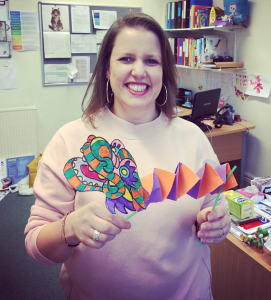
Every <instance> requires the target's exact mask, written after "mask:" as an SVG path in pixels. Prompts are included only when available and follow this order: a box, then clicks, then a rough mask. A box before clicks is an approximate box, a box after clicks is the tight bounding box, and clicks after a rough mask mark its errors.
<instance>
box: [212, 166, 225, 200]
mask: <svg viewBox="0 0 271 300" xmlns="http://www.w3.org/2000/svg"><path fill="white" fill-rule="evenodd" d="M226 167H227V164H223V165H220V166H218V167H217V168H215V171H216V173H217V174H218V175H219V177H220V178H221V179H222V181H223V184H224V183H225V182H226V176H227V172H226ZM223 184H221V185H220V186H219V187H217V188H216V189H215V190H213V191H212V192H211V193H210V194H211V195H213V194H215V193H217V192H218V191H219V189H220V188H221V186H222V185H223Z"/></svg>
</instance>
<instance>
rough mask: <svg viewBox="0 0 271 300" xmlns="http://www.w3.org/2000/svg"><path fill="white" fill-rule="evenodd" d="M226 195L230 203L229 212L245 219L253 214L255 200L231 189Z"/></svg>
mask: <svg viewBox="0 0 271 300" xmlns="http://www.w3.org/2000/svg"><path fill="white" fill-rule="evenodd" d="M224 194H225V197H226V199H227V201H228V203H229V212H230V213H231V214H233V215H234V216H236V217H237V218H239V219H245V218H248V217H251V216H253V214H254V202H253V201H252V200H250V199H249V198H248V197H246V196H244V195H242V194H240V193H238V192H236V191H233V190H230V191H226V192H225V193H224Z"/></svg>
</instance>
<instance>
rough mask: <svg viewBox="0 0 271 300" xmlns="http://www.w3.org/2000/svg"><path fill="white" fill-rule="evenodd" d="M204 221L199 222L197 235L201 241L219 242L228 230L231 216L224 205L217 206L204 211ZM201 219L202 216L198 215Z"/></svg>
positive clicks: (208, 242)
mask: <svg viewBox="0 0 271 300" xmlns="http://www.w3.org/2000/svg"><path fill="white" fill-rule="evenodd" d="M204 213H205V214H206V219H207V220H206V221H205V222H203V223H201V224H200V230H199V231H198V237H199V238H200V239H201V241H202V243H205V244H214V243H219V242H221V241H222V240H223V239H224V238H225V237H226V235H227V234H228V232H229V230H230V223H231V218H230V215H229V213H228V210H227V209H226V208H225V207H222V206H218V207H217V208H216V209H215V210H214V211H211V212H208V210H207V213H206V212H204ZM200 218H201V219H203V217H200Z"/></svg>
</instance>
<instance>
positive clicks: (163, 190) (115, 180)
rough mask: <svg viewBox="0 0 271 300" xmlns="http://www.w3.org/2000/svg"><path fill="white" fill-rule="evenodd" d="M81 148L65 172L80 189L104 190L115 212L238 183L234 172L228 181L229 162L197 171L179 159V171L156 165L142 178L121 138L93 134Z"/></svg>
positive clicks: (199, 196)
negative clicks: (110, 141) (106, 137)
mask: <svg viewBox="0 0 271 300" xmlns="http://www.w3.org/2000/svg"><path fill="white" fill-rule="evenodd" d="M81 152H82V155H83V157H82V158H80V157H75V158H71V159H70V160H69V161H68V162H67V163H66V164H65V167H64V175H65V177H66V178H67V180H68V181H69V183H70V184H71V185H72V187H73V188H74V189H75V190H77V191H79V192H88V191H98V192H102V193H104V194H105V195H106V202H105V204H106V207H107V208H108V210H109V211H110V212H111V213H112V214H115V213H116V212H115V209H118V210H119V211H120V212H121V213H124V214H127V210H126V209H129V210H131V211H134V212H140V211H142V210H143V209H146V208H147V207H148V206H149V205H150V204H151V203H158V202H162V201H164V200H165V199H166V198H167V199H169V200H173V201H176V200H177V199H179V198H180V197H182V196H183V195H185V194H188V195H189V196H191V197H193V198H195V199H199V198H201V197H203V196H205V195H207V194H208V193H212V194H214V193H216V192H217V191H218V190H219V189H221V190H226V189H230V188H233V187H234V186H236V185H237V182H236V180H235V178H234V176H233V175H231V176H230V178H229V180H228V181H227V182H226V176H227V175H228V174H229V173H230V171H231V170H230V166H229V164H227V163H226V164H223V165H221V166H218V167H216V168H213V167H212V166H211V164H210V163H205V164H204V165H203V166H202V167H201V169H200V170H199V171H198V172H197V174H195V173H193V172H192V171H191V170H190V169H189V168H188V167H187V166H186V165H184V164H182V163H178V165H177V168H176V170H175V173H171V172H168V171H165V170H162V169H158V168H156V169H154V171H153V173H151V174H149V175H147V176H145V177H143V178H141V179H140V178H139V175H138V171H137V166H136V163H135V160H134V158H133V157H132V155H131V154H130V152H129V151H128V150H126V149H125V147H124V145H123V143H122V142H121V141H120V140H114V141H112V143H111V144H109V143H108V142H107V141H106V140H105V139H104V138H102V137H96V136H94V135H90V136H89V137H88V139H87V142H86V143H85V144H84V145H83V147H82V148H81ZM131 216H132V215H129V218H130V217H131Z"/></svg>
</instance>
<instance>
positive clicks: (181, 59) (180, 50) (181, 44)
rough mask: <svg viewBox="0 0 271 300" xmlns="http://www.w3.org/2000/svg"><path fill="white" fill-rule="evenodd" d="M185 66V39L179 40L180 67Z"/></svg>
mask: <svg viewBox="0 0 271 300" xmlns="http://www.w3.org/2000/svg"><path fill="white" fill-rule="evenodd" d="M182 64H183V38H179V63H178V65H182Z"/></svg>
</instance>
